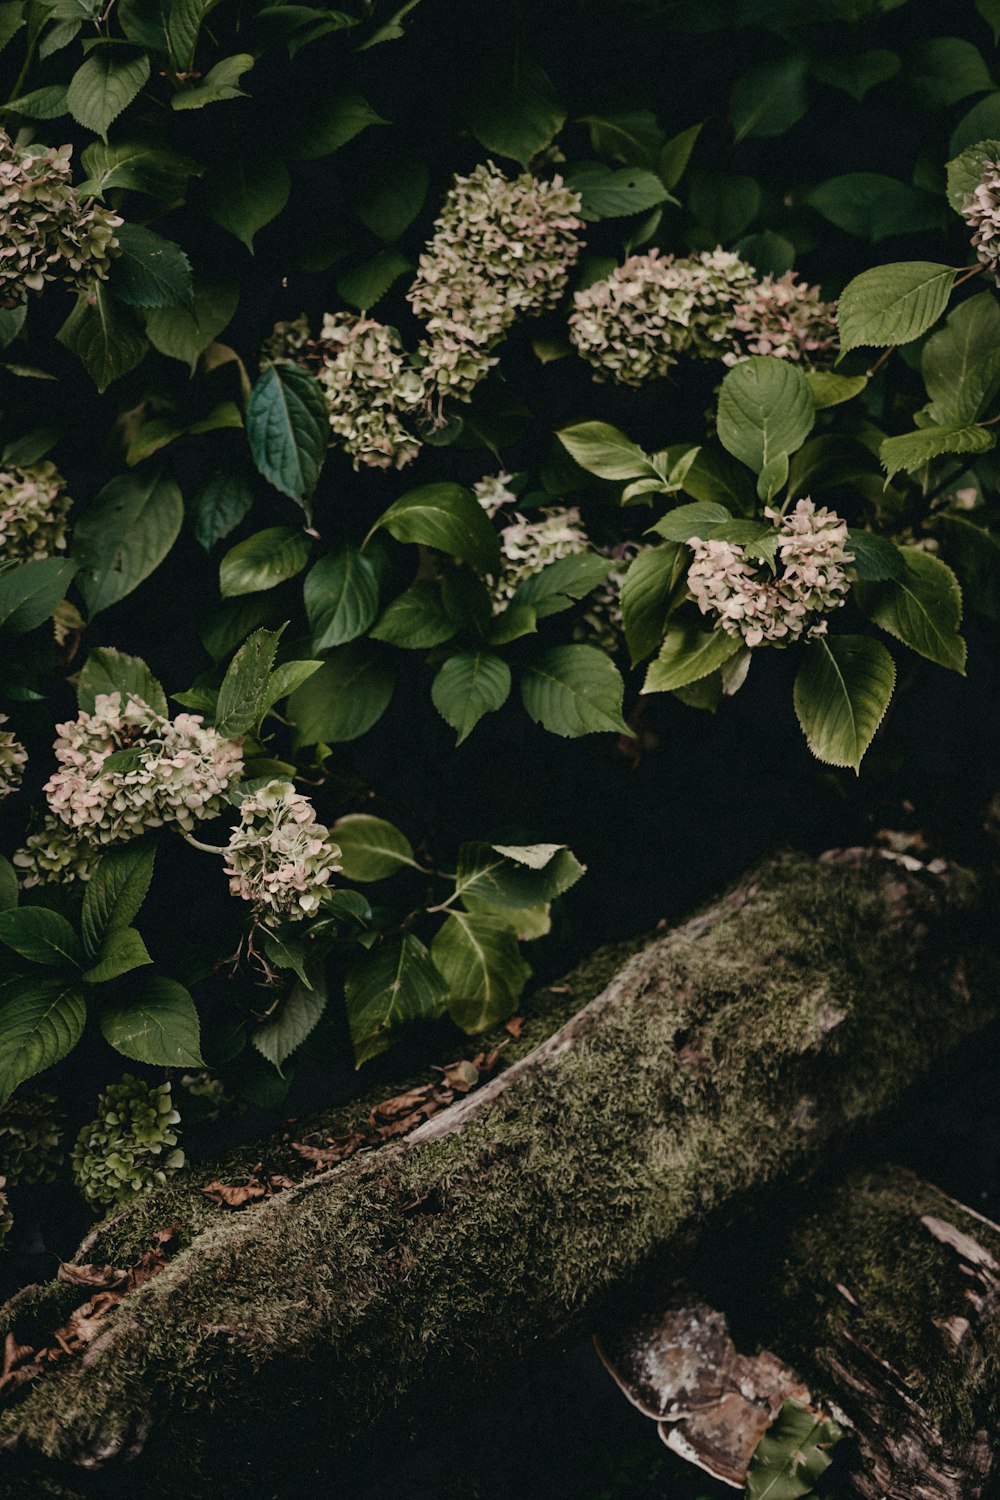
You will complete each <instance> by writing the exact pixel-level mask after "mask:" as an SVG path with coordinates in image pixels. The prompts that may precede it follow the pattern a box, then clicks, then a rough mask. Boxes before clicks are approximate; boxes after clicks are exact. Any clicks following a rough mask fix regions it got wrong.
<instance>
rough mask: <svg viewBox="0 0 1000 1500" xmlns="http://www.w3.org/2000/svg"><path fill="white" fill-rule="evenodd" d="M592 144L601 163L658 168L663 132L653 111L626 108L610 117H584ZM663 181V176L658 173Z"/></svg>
mask: <svg viewBox="0 0 1000 1500" xmlns="http://www.w3.org/2000/svg"><path fill="white" fill-rule="evenodd" d="M580 123H581V124H582V125H587V126H589V127H590V143H591V145H592V146H593V148H594V151H595V152H596V154H597V155H598V156H599V157H600V158H601V159H602V161H623V162H625V163H626V164H627V165H629V166H634V167H655V166H656V164H657V158H658V155H659V152H660V149H661V147H662V146H663V131H662V129H661V128H660V124H659V122H658V120H657V118H656V116H655V114H654V113H653V111H652V110H651V109H623V110H615V111H613V112H611V113H609V114H600V115H584V116H583V119H582V120H581V121H580ZM658 175H659V176H660V179H661V181H662V173H659V174H658Z"/></svg>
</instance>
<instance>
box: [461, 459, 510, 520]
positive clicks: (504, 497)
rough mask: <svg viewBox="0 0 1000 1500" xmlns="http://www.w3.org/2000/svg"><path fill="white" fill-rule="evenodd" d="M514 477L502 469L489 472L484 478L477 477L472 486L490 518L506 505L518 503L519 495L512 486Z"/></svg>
mask: <svg viewBox="0 0 1000 1500" xmlns="http://www.w3.org/2000/svg"><path fill="white" fill-rule="evenodd" d="M512 478H513V476H512V475H510V474H507V473H505V472H504V470H502V469H501V471H500V473H499V474H487V475H485V476H484V477H483V478H482V479H477V480H476V482H475V484H474V485H473V486H472V493H473V494H474V495H475V497H476V499H477V500H478V501H479V503H480V505H481V506H482V507H483V510H484V511H485V512H486V514H487V515H488V516H489V518H490V520H492V519H493V517H494V516H495V515H496V514H497V513H498V512H499V511H501V510H502V509H503V507H504V506H505V505H516V504H517V495H516V494H515V493H514V491H513V490H512V489H511V488H510V485H511V480H512Z"/></svg>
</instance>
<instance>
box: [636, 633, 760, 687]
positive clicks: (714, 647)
mask: <svg viewBox="0 0 1000 1500" xmlns="http://www.w3.org/2000/svg"><path fill="white" fill-rule="evenodd" d="M741 645H742V642H741V641H740V640H739V638H738V637H736V636H731V635H727V634H726V632H725V631H724V630H712V631H708V630H699V629H698V627H697V626H696V625H668V626H667V631H666V634H665V636H664V638H663V645H662V646H661V647H660V653H659V655H658V656H657V658H656V660H655V661H652V662H650V664H649V669H648V671H647V672H646V681H645V682H644V683H643V685H642V691H643V692H644V693H671V692H674V691H675V690H676V689H677V688H681V687H686V686H687V685H688V683H689V682H699V681H700V680H701V678H703V677H707V676H708V675H709V673H710V672H714V671H715V669H716V668H717V667H721V666H722V664H723V662H725V661H728V660H729V658H730V657H731V656H734V655H735V654H736V652H737V651H739V649H740V647H741Z"/></svg>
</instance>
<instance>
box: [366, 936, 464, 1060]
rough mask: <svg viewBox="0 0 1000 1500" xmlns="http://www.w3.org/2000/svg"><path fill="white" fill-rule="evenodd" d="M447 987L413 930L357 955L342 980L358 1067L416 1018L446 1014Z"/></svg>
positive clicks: (424, 1019) (383, 1047) (376, 1054)
mask: <svg viewBox="0 0 1000 1500" xmlns="http://www.w3.org/2000/svg"><path fill="white" fill-rule="evenodd" d="M447 994H448V991H447V987H446V985H445V982H444V980H443V979H442V978H441V975H440V974H439V973H438V971H437V969H436V968H435V967H434V964H433V963H432V962H431V958H430V955H429V954H428V952H427V949H426V948H425V947H424V945H423V943H422V942H421V941H420V939H419V938H416V937H414V936H413V934H412V932H407V933H404V934H403V935H402V936H399V937H391V938H388V939H386V940H385V941H384V942H382V943H380V944H379V946H378V947H377V948H374V949H372V950H371V952H369V953H365V954H363V955H362V957H361V958H359V959H356V960H355V962H354V963H353V964H352V966H351V968H350V969H349V970H348V973H347V979H346V981H345V984H344V995H345V998H346V1001H347V1020H348V1025H349V1026H350V1031H351V1041H352V1042H353V1044H354V1056H355V1060H356V1062H357V1065H358V1067H360V1066H361V1064H362V1063H364V1062H367V1061H368V1059H369V1058H372V1057H377V1056H378V1054H379V1053H380V1052H384V1051H385V1049H386V1048H387V1047H389V1046H391V1045H392V1043H393V1042H395V1041H396V1040H397V1038H398V1037H399V1035H400V1034H401V1033H402V1032H403V1031H405V1030H406V1029H407V1028H408V1027H409V1026H412V1025H413V1024H414V1023H415V1022H417V1021H427V1020H433V1019H434V1018H435V1017H437V1016H440V1015H443V1013H444V1009H445V1003H446V1000H447Z"/></svg>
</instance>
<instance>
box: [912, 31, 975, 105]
mask: <svg viewBox="0 0 1000 1500" xmlns="http://www.w3.org/2000/svg"><path fill="white" fill-rule="evenodd" d="M906 71H907V79H908V82H909V85H910V88H911V89H912V90H913V92H914V94H915V95H916V97H917V99H918V100H919V102H920V103H921V104H923V105H924V106H926V107H927V108H929V109H935V108H938V107H941V108H946V107H947V106H948V105H950V104H957V103H958V101H959V99H967V98H968V96H969V95H970V94H981V93H983V92H984V91H985V90H987V89H992V88H994V87H995V84H994V82H993V79H992V78H991V77H990V70H989V68H987V66H986V64H985V63H984V62H983V59H982V57H981V55H980V53H979V49H978V48H977V47H974V46H973V44H972V43H971V42H967V41H965V39H964V38H963V37H957V36H937V37H933V38H932V39H931V40H930V41H927V42H920V43H918V45H917V46H916V47H914V49H913V51H912V52H911V53H910V55H909V57H908V58H907V69H906Z"/></svg>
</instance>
